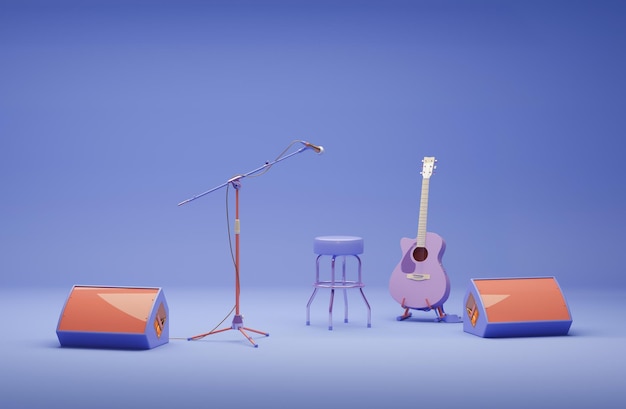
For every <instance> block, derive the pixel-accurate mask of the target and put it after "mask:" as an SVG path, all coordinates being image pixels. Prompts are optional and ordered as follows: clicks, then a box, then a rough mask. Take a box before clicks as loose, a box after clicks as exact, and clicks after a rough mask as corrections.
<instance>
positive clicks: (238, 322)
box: [187, 315, 270, 348]
mask: <svg viewBox="0 0 626 409" xmlns="http://www.w3.org/2000/svg"><path fill="white" fill-rule="evenodd" d="M233 329H234V330H238V331H239V332H241V333H242V334H243V336H244V337H246V339H247V340H248V341H250V343H251V344H252V345H253V346H254V347H255V348H258V347H259V345H258V344H257V343H256V342H254V340H253V339H252V337H251V336H250V335H248V333H247V332H246V331H250V332H255V333H257V334H261V335H265V336H266V337H269V336H270V334H269V332H263V331H259V330H256V329H252V328H247V327H244V326H243V315H235V317H234V318H233V322H232V325H231V326H230V327H226V328H222V329H216V330H213V331H210V332H205V333H204V334H198V335H194V336H193V337H190V338H187V341H196V340H198V339H202V338H204V337H207V336H209V335H213V334H218V333H220V332H225V331H230V330H233Z"/></svg>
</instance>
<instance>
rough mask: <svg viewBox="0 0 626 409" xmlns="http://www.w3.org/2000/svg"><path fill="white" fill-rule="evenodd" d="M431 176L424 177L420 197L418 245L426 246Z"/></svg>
mask: <svg viewBox="0 0 626 409" xmlns="http://www.w3.org/2000/svg"><path fill="white" fill-rule="evenodd" d="M429 184H430V178H424V179H422V196H421V199H420V216H419V221H418V224H417V247H426V222H427V220H426V219H427V215H428V187H429Z"/></svg>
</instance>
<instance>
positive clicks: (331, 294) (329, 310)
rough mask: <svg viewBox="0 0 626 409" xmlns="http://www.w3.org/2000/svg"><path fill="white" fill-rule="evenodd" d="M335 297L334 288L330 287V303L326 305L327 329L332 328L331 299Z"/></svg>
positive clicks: (330, 329)
mask: <svg viewBox="0 0 626 409" xmlns="http://www.w3.org/2000/svg"><path fill="white" fill-rule="evenodd" d="M334 298H335V289H334V288H331V289H330V304H329V306H328V330H329V331H332V330H333V299H334Z"/></svg>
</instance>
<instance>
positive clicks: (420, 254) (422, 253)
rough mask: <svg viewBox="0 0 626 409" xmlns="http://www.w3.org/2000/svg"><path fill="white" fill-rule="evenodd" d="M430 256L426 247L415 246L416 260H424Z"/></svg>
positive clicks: (414, 256)
mask: <svg viewBox="0 0 626 409" xmlns="http://www.w3.org/2000/svg"><path fill="white" fill-rule="evenodd" d="M427 257H428V250H426V247H415V248H414V249H413V259H414V260H415V261H424V260H426V258H427Z"/></svg>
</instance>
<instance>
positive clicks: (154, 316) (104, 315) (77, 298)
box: [56, 285, 169, 349]
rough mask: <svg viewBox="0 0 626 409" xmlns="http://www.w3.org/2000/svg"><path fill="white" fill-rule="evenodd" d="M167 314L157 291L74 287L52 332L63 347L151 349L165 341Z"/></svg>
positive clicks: (164, 302) (133, 288) (134, 288)
mask: <svg viewBox="0 0 626 409" xmlns="http://www.w3.org/2000/svg"><path fill="white" fill-rule="evenodd" d="M168 314H169V309H168V307H167V302H166V300H165V295H164V294H163V291H162V290H161V289H160V288H145V287H94V286H78V285H77V286H74V287H72V291H71V292H70V294H69V297H68V298H67V301H66V302H65V305H64V307H63V311H62V312H61V316H60V317H59V323H58V325H57V331H56V332H57V337H58V338H59V342H60V343H61V345H62V346H67V347H94V348H119V349H151V348H154V347H156V346H159V345H163V344H165V343H167V342H168V341H169V319H168Z"/></svg>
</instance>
